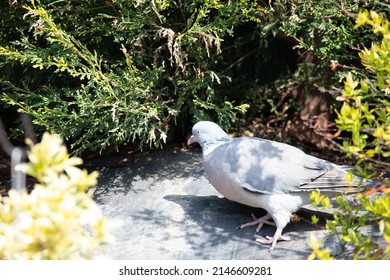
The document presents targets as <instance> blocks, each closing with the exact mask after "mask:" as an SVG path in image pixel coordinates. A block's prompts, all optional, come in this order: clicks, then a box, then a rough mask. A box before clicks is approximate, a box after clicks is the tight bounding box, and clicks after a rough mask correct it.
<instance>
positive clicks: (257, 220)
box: [237, 213, 275, 232]
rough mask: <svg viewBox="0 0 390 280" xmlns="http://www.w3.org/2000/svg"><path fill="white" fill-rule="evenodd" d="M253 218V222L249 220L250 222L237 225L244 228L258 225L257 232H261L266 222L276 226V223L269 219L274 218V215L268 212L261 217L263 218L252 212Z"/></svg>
mask: <svg viewBox="0 0 390 280" xmlns="http://www.w3.org/2000/svg"><path fill="white" fill-rule="evenodd" d="M252 218H253V222H249V223H246V224H243V225H240V226H238V227H237V229H242V228H245V227H249V226H255V225H258V226H257V228H256V232H259V231H260V229H261V228H262V227H263V225H264V224H268V225H272V226H275V223H273V222H270V221H269V220H270V219H272V217H271V215H270V214H268V213H267V214H266V215H264V216H263V217H261V218H257V217H256V216H255V215H254V214H253V213H252Z"/></svg>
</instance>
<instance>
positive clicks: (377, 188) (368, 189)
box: [362, 181, 390, 195]
mask: <svg viewBox="0 0 390 280" xmlns="http://www.w3.org/2000/svg"><path fill="white" fill-rule="evenodd" d="M368 183H369V184H368V185H367V184H365V186H364V187H365V188H364V190H363V191H362V193H363V194H364V195H370V194H373V193H377V192H381V193H388V192H389V191H390V186H389V185H387V184H382V183H380V182H377V181H370V182H368Z"/></svg>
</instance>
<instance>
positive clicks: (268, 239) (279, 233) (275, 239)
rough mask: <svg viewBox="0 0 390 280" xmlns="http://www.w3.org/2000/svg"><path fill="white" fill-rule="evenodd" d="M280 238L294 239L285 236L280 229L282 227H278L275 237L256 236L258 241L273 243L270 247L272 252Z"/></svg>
mask: <svg viewBox="0 0 390 280" xmlns="http://www.w3.org/2000/svg"><path fill="white" fill-rule="evenodd" d="M278 240H283V241H291V240H292V239H291V238H290V237H287V236H283V235H282V230H280V229H276V232H275V234H274V236H273V237H271V236H266V237H265V239H264V238H256V242H259V243H261V244H272V245H271V248H270V249H269V251H270V252H272V251H273V250H274V248H275V245H276V242H278Z"/></svg>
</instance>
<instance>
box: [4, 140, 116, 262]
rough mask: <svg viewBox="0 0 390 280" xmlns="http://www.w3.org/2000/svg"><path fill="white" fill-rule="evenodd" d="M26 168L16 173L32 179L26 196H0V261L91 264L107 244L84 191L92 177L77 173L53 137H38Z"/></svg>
mask: <svg viewBox="0 0 390 280" xmlns="http://www.w3.org/2000/svg"><path fill="white" fill-rule="evenodd" d="M28 144H29V145H30V147H31V151H30V152H29V153H28V158H29V163H25V164H20V165H18V166H17V167H16V168H18V169H20V170H22V171H23V172H25V173H26V174H28V175H30V176H33V177H34V178H35V179H37V182H38V183H37V184H36V185H35V187H34V189H33V190H32V192H31V193H30V194H28V193H27V191H26V189H23V190H20V191H19V190H14V189H12V190H10V191H9V196H8V197H1V196H0V225H1V226H0V259H35V260H36V259H43V260H50V259H51V260H53V259H81V258H82V259H91V258H92V257H93V255H92V251H93V250H94V249H96V248H98V247H99V246H100V245H103V244H105V243H107V242H110V241H111V240H112V236H111V235H110V233H109V229H108V225H107V222H106V221H105V220H104V218H103V216H102V213H101V211H100V209H99V208H98V206H97V205H96V203H95V202H94V200H93V199H92V189H90V187H92V186H94V185H95V184H96V183H97V176H98V174H97V172H92V173H89V174H88V172H87V171H86V170H81V169H79V168H78V167H77V165H79V164H81V163H82V161H81V159H80V158H75V157H69V155H68V152H67V149H66V148H65V146H63V143H62V140H61V138H60V137H59V136H56V135H50V134H48V133H45V134H43V137H42V141H41V143H39V144H36V145H33V144H32V143H31V142H28Z"/></svg>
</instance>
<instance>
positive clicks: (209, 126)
mask: <svg viewBox="0 0 390 280" xmlns="http://www.w3.org/2000/svg"><path fill="white" fill-rule="evenodd" d="M229 140H230V137H229V135H227V134H226V132H225V131H223V130H222V128H221V127H220V126H219V125H217V124H216V123H213V122H210V121H201V122H197V123H196V124H195V125H194V126H193V127H192V135H191V137H190V139H188V142H187V144H188V145H190V144H192V143H195V142H196V143H199V145H200V146H201V147H202V149H203V151H204V152H205V151H206V150H207V149H208V148H210V147H213V146H215V145H218V144H222V143H224V142H227V141H229Z"/></svg>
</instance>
